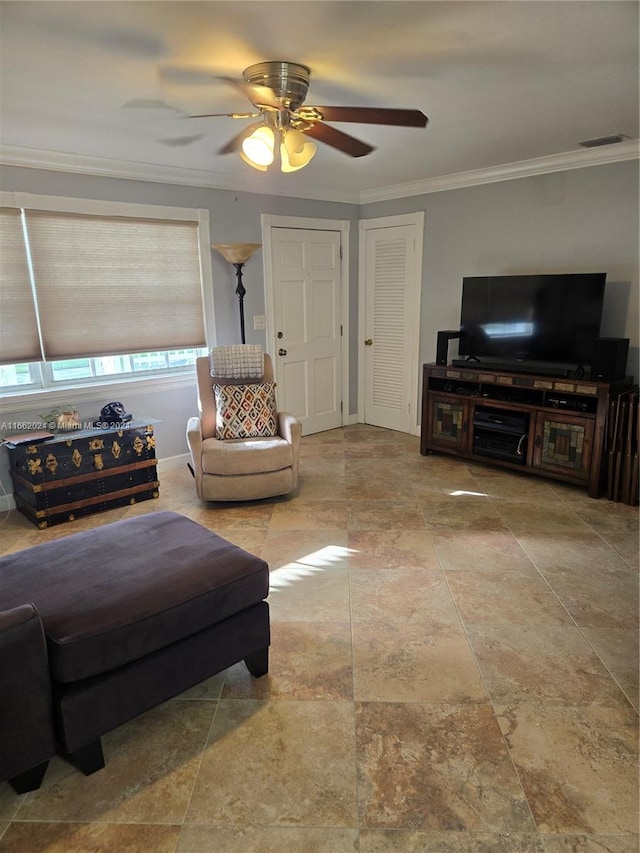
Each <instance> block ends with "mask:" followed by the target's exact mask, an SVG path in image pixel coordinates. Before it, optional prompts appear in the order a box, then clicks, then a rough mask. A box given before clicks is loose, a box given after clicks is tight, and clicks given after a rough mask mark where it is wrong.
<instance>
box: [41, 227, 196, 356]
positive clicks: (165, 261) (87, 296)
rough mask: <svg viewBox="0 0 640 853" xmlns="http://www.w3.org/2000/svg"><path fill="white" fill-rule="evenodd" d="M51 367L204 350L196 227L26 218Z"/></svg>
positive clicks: (43, 329)
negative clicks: (78, 360) (111, 357)
mask: <svg viewBox="0 0 640 853" xmlns="http://www.w3.org/2000/svg"><path fill="white" fill-rule="evenodd" d="M26 222H27V232H28V241H29V249H30V253H31V260H32V266H33V273H34V280H35V288H36V294H37V303H38V311H39V318H40V328H41V335H42V344H43V350H44V352H43V356H44V358H45V360H49V361H52V360H60V359H65V358H80V357H83V356H88V357H94V356H103V355H120V354H125V353H134V352H154V351H158V350H172V349H183V348H189V347H198V346H205V332H204V320H203V307H202V288H201V274H200V257H199V249H198V225H197V223H196V222H192V221H169V220H161V219H138V218H133V217H109V216H99V215H85V214H75V213H60V212H57V211H53V212H52V211H41V210H27V211H26Z"/></svg>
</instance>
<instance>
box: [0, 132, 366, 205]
mask: <svg viewBox="0 0 640 853" xmlns="http://www.w3.org/2000/svg"><path fill="white" fill-rule="evenodd" d="M0 165H3V166H21V167H23V168H27V169H44V170H46V171H49V172H72V173H74V174H82V175H94V176H97V177H107V178H121V179H124V180H128V181H150V182H152V183H158V184H178V185H179V186H183V187H204V188H208V189H217V190H229V191H231V192H247V193H256V194H262V195H275V196H284V197H286V198H309V199H315V200H316V201H337V202H346V203H348V204H359V203H360V194H359V192H357V191H354V192H352V193H351V194H349V193H346V192H343V191H337V192H333V191H331V190H323V189H308V190H307V189H305V190H302V191H293V192H292V191H291V188H290V187H285V186H277V185H276V184H275V182H273V181H271V182H266V181H261V182H260V184H257V183H256V179H255V178H254V177H253V175H247V177H246V178H245V177H244V176H237V175H236V176H235V177H233V178H231V177H230V176H228V175H222V174H220V173H219V172H209V171H207V172H205V171H203V170H201V169H184V168H181V167H179V166H156V165H153V164H151V163H138V162H135V161H129V160H110V159H107V158H105V157H86V156H84V155H81V154H67V153H64V152H62V151H47V150H44V149H38V148H22V147H20V146H14V145H1V146H0Z"/></svg>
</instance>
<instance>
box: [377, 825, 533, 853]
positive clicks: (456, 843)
mask: <svg viewBox="0 0 640 853" xmlns="http://www.w3.org/2000/svg"><path fill="white" fill-rule="evenodd" d="M431 851H433V853H436V851H437V853H545V849H544V847H543V846H542V840H541V839H540V838H539V836H538V835H534V834H533V833H531V834H529V835H525V834H523V833H514V832H504V833H498V832H459V831H449V832H420V831H412V830H406V829H364V830H362V832H361V833H360V853H431Z"/></svg>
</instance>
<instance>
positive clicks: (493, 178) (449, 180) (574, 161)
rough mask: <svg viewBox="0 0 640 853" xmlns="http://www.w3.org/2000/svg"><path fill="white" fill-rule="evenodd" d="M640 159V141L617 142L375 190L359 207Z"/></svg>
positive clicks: (364, 196) (362, 196)
mask: <svg viewBox="0 0 640 853" xmlns="http://www.w3.org/2000/svg"><path fill="white" fill-rule="evenodd" d="M639 158H640V141H639V140H637V139H632V140H629V141H628V142H618V143H616V144H615V145H606V146H602V148H585V149H580V150H579V151H566V152H564V153H562V154H549V155H548V156H547V157H537V158H536V159H534V160H520V161H519V162H516V163H505V164H503V165H501V166H491V167H489V168H487V169H474V170H473V171H469V172H458V173H456V174H452V175H442V176H440V177H437V178H426V179H425V180H423V181H413V182H411V183H408V184H396V185H395V186H387V187H379V188H377V189H373V190H363V191H362V192H361V193H360V203H361V204H367V203H368V202H373V201H388V200H390V199H395V198H406V197H407V196H416V195H425V194H427V193H438V192H444V191H445V190H457V189H463V188H464V187H477V186H480V185H481V184H495V183H498V182H499V181H511V180H515V179H516V178H530V177H533V176H535V175H547V174H550V173H552V172H566V171H569V170H570V169H582V168H585V167H587V166H601V165H604V164H607V163H620V162H622V161H624V160H637V159H639Z"/></svg>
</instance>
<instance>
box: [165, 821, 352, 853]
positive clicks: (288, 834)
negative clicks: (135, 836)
mask: <svg viewBox="0 0 640 853" xmlns="http://www.w3.org/2000/svg"><path fill="white" fill-rule="evenodd" d="M206 851H210V853H357V851H358V831H357V830H356V829H331V828H329V827H322V828H321V829H318V828H316V827H304V826H302V827H297V826H295V827H294V826H286V827H285V826H201V825H186V826H183V828H182V832H181V833H180V843H179V844H178V849H177V851H176V853H206Z"/></svg>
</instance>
